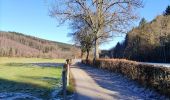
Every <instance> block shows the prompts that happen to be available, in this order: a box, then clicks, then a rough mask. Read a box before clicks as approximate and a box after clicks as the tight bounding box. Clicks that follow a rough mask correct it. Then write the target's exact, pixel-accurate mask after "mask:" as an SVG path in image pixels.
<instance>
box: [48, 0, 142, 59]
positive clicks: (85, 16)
mask: <svg viewBox="0 0 170 100" xmlns="http://www.w3.org/2000/svg"><path fill="white" fill-rule="evenodd" d="M138 7H142V1H141V0H57V1H56V2H55V4H54V5H53V6H52V8H51V10H50V13H51V16H53V17H55V18H57V19H58V20H59V21H60V24H62V23H64V22H66V21H67V22H72V21H74V20H75V19H81V20H83V21H84V22H85V23H86V25H88V27H89V28H90V29H91V30H92V32H93V34H94V41H95V50H94V51H95V52H94V58H95V59H96V58H98V57H99V55H98V46H99V41H100V40H103V39H108V38H110V37H113V36H114V34H116V33H126V32H127V29H128V28H129V25H130V24H131V22H132V21H133V20H134V19H136V14H135V13H134V10H135V9H136V8H138Z"/></svg>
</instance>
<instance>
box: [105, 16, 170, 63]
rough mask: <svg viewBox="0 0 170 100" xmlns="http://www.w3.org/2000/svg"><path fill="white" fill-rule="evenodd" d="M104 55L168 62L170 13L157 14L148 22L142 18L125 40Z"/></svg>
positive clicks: (169, 60)
mask: <svg viewBox="0 0 170 100" xmlns="http://www.w3.org/2000/svg"><path fill="white" fill-rule="evenodd" d="M106 55H107V56H108V57H110V58H126V59H130V60H136V61H148V62H170V15H164V16H163V15H161V16H158V17H157V18H156V19H154V20H153V21H151V22H149V23H147V22H146V21H145V19H142V20H141V22H140V25H139V26H138V27H136V28H133V29H132V30H131V31H130V32H129V33H128V34H127V36H126V38H125V41H123V42H122V43H117V45H116V46H115V47H114V48H112V49H111V50H109V51H105V52H104V53H103V54H102V56H106Z"/></svg>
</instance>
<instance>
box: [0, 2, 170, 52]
mask: <svg viewBox="0 0 170 100" xmlns="http://www.w3.org/2000/svg"><path fill="white" fill-rule="evenodd" d="M47 1H49V0H0V30H1V31H16V32H21V33H24V34H28V35H32V36H36V37H40V38H44V39H48V40H53V41H59V42H64V43H73V42H72V41H71V38H70V37H67V33H69V32H71V30H70V29H69V27H68V25H67V24H65V25H62V26H60V27H57V25H58V24H57V21H56V20H55V19H54V18H51V17H50V16H49V10H48V7H49V6H48V5H49V4H48V3H47ZM168 5H170V0H144V8H140V9H138V10H137V12H138V14H139V16H140V17H141V18H142V17H144V18H145V19H146V20H147V21H151V20H153V19H154V18H155V17H156V16H157V15H160V14H162V12H163V11H164V10H165V9H166V7H167V6H168ZM138 22H139V21H137V22H135V25H137V24H138ZM122 40H123V38H122V37H119V38H113V39H112V41H111V42H110V43H105V44H103V45H102V46H100V48H101V49H108V48H111V47H113V46H114V45H115V44H116V43H117V41H122Z"/></svg>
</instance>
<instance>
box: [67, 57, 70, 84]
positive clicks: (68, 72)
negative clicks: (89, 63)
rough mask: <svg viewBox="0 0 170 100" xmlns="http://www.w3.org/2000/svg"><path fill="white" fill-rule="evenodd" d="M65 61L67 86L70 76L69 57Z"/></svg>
mask: <svg viewBox="0 0 170 100" xmlns="http://www.w3.org/2000/svg"><path fill="white" fill-rule="evenodd" d="M66 62H67V86H69V78H70V65H69V64H70V60H69V59H67V60H66Z"/></svg>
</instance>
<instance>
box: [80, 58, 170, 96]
mask: <svg viewBox="0 0 170 100" xmlns="http://www.w3.org/2000/svg"><path fill="white" fill-rule="evenodd" d="M82 62H83V63H84V64H89V65H92V66H94V67H98V68H101V69H107V70H109V71H112V72H118V73H121V74H123V75H125V76H127V77H129V78H130V79H132V80H136V81H137V82H139V83H140V84H141V85H143V86H145V87H149V88H152V89H155V90H156V91H158V92H159V93H161V94H163V95H167V96H168V97H170V68H168V67H162V66H154V65H148V64H139V63H138V62H135V61H129V60H125V59H97V60H95V61H94V62H93V61H92V60H89V61H86V60H82Z"/></svg>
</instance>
